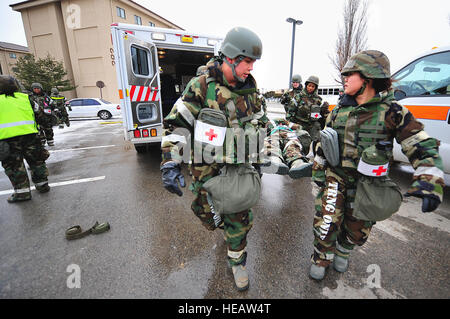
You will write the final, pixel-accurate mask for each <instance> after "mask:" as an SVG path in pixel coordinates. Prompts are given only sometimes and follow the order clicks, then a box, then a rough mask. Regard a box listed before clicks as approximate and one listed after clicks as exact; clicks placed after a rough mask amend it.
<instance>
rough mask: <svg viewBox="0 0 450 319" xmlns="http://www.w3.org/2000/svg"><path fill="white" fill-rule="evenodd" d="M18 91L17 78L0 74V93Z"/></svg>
mask: <svg viewBox="0 0 450 319" xmlns="http://www.w3.org/2000/svg"><path fill="white" fill-rule="evenodd" d="M18 91H19V85H18V83H17V80H16V79H15V78H14V77H12V76H9V75H0V94H6V95H11V94H13V93H14V92H18Z"/></svg>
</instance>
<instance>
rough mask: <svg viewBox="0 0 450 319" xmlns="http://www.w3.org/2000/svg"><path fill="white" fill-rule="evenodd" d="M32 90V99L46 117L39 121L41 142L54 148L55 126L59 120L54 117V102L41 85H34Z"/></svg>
mask: <svg viewBox="0 0 450 319" xmlns="http://www.w3.org/2000/svg"><path fill="white" fill-rule="evenodd" d="M31 90H32V91H33V93H32V94H31V95H30V98H31V100H32V101H33V102H36V103H37V104H38V105H39V106H40V107H41V108H42V109H43V110H44V115H45V116H44V117H42V119H38V121H37V123H38V125H39V135H40V137H41V142H42V144H43V145H45V142H46V141H47V144H48V146H54V145H55V143H54V141H53V135H54V134H53V128H52V127H53V125H56V122H57V118H56V116H55V115H54V111H53V108H54V103H53V100H52V99H51V98H50V97H49V96H48V95H47V94H45V93H44V89H43V88H42V84H41V83H32V84H31Z"/></svg>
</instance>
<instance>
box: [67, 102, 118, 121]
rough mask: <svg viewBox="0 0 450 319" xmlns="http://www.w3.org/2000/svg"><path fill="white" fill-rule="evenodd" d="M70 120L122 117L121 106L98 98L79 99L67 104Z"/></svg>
mask: <svg viewBox="0 0 450 319" xmlns="http://www.w3.org/2000/svg"><path fill="white" fill-rule="evenodd" d="M66 106H67V108H68V109H67V113H68V114H69V118H76V117H99V118H101V119H102V120H107V119H110V118H111V117H113V116H121V114H122V113H121V111H120V105H119V104H114V103H111V102H108V101H105V100H103V99H97V98H78V99H72V100H70V101H68V102H67V103H66Z"/></svg>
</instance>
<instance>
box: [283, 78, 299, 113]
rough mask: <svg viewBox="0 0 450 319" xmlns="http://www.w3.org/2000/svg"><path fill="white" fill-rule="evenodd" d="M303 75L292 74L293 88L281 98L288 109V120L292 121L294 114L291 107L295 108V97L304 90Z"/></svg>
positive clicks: (285, 108) (286, 109)
mask: <svg viewBox="0 0 450 319" xmlns="http://www.w3.org/2000/svg"><path fill="white" fill-rule="evenodd" d="M302 88H303V87H302V77H301V76H300V74H294V75H293V76H292V89H290V90H289V91H287V92H285V93H284V94H283V95H282V97H281V100H280V103H281V104H283V106H284V110H285V111H286V120H288V121H290V118H291V116H292V113H291V109H292V108H293V107H294V108H295V99H294V98H295V97H296V96H297V95H299V94H300V93H301V92H302Z"/></svg>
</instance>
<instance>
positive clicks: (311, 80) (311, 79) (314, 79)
mask: <svg viewBox="0 0 450 319" xmlns="http://www.w3.org/2000/svg"><path fill="white" fill-rule="evenodd" d="M308 83H314V84H315V85H316V87H318V86H319V78H318V77H317V76H315V75H311V76H310V77H309V78H308V79H307V80H306V82H305V85H308Z"/></svg>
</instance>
